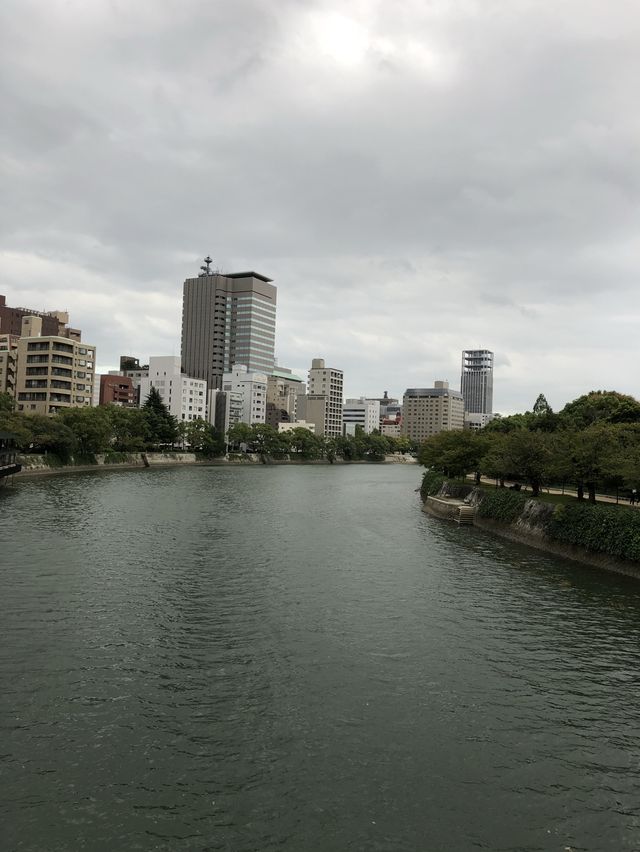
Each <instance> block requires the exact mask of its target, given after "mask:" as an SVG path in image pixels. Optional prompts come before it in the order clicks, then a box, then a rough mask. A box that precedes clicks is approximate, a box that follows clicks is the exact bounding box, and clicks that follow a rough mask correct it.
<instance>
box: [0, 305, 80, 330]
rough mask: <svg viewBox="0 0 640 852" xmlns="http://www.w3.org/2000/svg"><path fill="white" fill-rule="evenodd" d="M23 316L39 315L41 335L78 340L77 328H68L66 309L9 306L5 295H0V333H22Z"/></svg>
mask: <svg viewBox="0 0 640 852" xmlns="http://www.w3.org/2000/svg"><path fill="white" fill-rule="evenodd" d="M25 317H39V318H40V319H41V320H42V328H41V334H42V336H43V337H66V338H68V339H69V340H76V341H77V342H80V340H81V338H82V334H81V332H80V329H79V328H70V327H69V325H68V323H69V314H68V313H67V312H66V311H36V310H34V309H33V308H10V307H9V306H8V305H7V297H6V296H3V295H0V334H13V335H15V336H17V337H19V336H20V335H21V334H22V320H23V319H24V318H25Z"/></svg>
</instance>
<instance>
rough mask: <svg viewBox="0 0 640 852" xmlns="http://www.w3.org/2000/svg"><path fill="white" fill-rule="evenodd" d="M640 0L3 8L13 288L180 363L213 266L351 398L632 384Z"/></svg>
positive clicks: (637, 308)
mask: <svg viewBox="0 0 640 852" xmlns="http://www.w3.org/2000/svg"><path fill="white" fill-rule="evenodd" d="M639 80H640V5H638V3H637V0H629V2H626V0H531V2H528V0H431V2H430V0H392V2H391V0H368V2H355V1H354V0H351V2H349V3H345V2H341V3H338V2H335V3H331V2H323V0H317V2H313V0H309V1H308V2H307V0H203V2H200V0H147V2H145V0H110V1H109V0H65V2H62V0H38V1H37V2H34V0H4V2H3V3H2V4H1V6H0V140H1V143H0V144H1V148H0V175H1V181H2V187H1V188H2V202H3V203H2V206H1V212H0V216H1V219H0V233H1V238H2V239H1V245H0V248H1V273H2V274H1V277H0V293H5V294H6V296H7V301H8V303H9V304H10V305H16V304H18V305H25V306H28V307H33V308H40V309H44V310H52V309H68V310H69V311H70V313H71V320H72V324H74V325H77V326H79V327H81V328H82V330H83V337H84V339H85V340H86V341H87V342H90V343H95V344H96V345H97V347H98V364H99V368H101V369H102V370H106V369H108V368H112V367H113V366H116V365H117V360H118V356H119V354H120V353H125V352H126V353H130V354H133V355H137V356H139V357H140V358H142V359H146V358H147V357H148V356H149V355H163V354H172V353H175V354H179V352H180V310H181V298H182V282H183V280H184V278H185V277H188V276H193V275H194V274H197V272H198V266H199V263H200V258H201V257H203V256H204V255H206V254H207V253H210V254H211V256H212V257H213V258H214V262H215V264H216V265H217V266H219V267H221V268H222V270H223V271H227V272H232V271H240V270H244V269H255V270H257V271H258V272H261V273H263V274H265V275H268V276H269V277H271V278H273V279H274V282H275V283H276V285H277V287H278V317H277V339H276V350H277V352H276V354H277V357H278V361H279V363H280V364H281V365H283V366H289V367H291V368H293V369H295V370H297V371H298V372H300V373H302V374H304V373H305V372H306V370H307V369H308V367H309V365H310V361H311V358H313V357H324V358H325V359H326V361H327V363H328V364H329V365H330V366H336V367H340V368H342V369H343V370H344V372H345V390H346V392H347V394H348V395H350V396H351V395H354V396H360V395H362V394H365V395H375V396H379V395H381V394H382V391H384V390H388V391H389V392H390V393H391V394H392V395H394V396H398V395H401V394H402V392H403V391H404V389H405V388H406V387H408V386H430V385H432V382H433V380H434V379H448V380H449V381H450V382H451V384H452V385H453V386H455V387H459V381H460V355H461V350H462V349H464V348H476V347H482V348H489V349H492V350H494V351H495V353H496V371H495V379H494V408H495V410H497V411H500V412H503V413H510V412H513V411H519V410H524V409H526V408H531V406H532V404H533V402H534V400H535V398H536V396H537V394H538V393H540V392H544V393H545V394H546V395H547V398H548V399H549V402H550V403H551V405H552V406H553V407H554V408H560V407H562V405H563V404H564V403H565V402H567V401H568V400H570V399H572V398H574V397H576V396H578V395H579V394H581V393H585V392H587V391H589V390H590V389H593V388H608V389H616V390H619V391H623V392H626V393H631V394H633V395H635V396H637V395H638V394H639V393H640V388H639V380H638V378H637V377H638V374H639V370H640V348H639V344H640V287H638V285H637V279H638V273H639V270H640V239H639V235H640V207H639V201H640V146H639V140H640V133H639V131H640V112H639V110H638V97H639V95H638V81H639Z"/></svg>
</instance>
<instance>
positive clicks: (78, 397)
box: [15, 316, 96, 414]
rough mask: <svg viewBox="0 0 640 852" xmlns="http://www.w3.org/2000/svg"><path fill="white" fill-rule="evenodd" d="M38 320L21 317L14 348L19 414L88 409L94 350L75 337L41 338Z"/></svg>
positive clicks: (36, 318)
mask: <svg viewBox="0 0 640 852" xmlns="http://www.w3.org/2000/svg"><path fill="white" fill-rule="evenodd" d="M42 326H43V319H42V317H41V316H24V317H23V318H22V327H21V333H20V338H19V339H18V342H17V346H16V384H15V397H16V400H17V403H18V411H24V412H26V413H27V414H57V413H58V412H59V411H62V410H64V409H66V408H72V407H74V406H90V405H91V404H92V402H93V383H94V372H95V363H96V348H95V346H91V345H89V344H87V343H82V341H81V340H76V339H75V337H64V336H59V335H43V334H42Z"/></svg>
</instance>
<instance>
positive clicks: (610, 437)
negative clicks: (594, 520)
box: [560, 422, 623, 503]
mask: <svg viewBox="0 0 640 852" xmlns="http://www.w3.org/2000/svg"><path fill="white" fill-rule="evenodd" d="M560 440H561V454H562V459H563V467H564V472H566V474H567V475H568V478H569V479H570V481H572V482H575V484H576V486H577V489H578V499H579V500H582V499H583V495H584V488H585V487H586V488H587V491H588V494H589V501H590V502H591V503H595V502H596V488H597V485H598V483H599V482H600V481H602V480H603V479H605V478H607V477H609V478H611V477H615V476H616V475H621V474H622V471H623V464H622V461H623V460H622V456H621V453H620V442H619V439H618V433H617V430H616V429H615V428H614V427H612V426H611V425H609V424H607V423H602V422H600V423H598V422H595V423H593V424H592V425H591V426H589V427H588V428H586V429H580V430H577V431H569V430H567V431H565V432H564V433H562V435H561V436H560Z"/></svg>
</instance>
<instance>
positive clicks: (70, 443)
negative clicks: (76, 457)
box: [25, 414, 77, 461]
mask: <svg viewBox="0 0 640 852" xmlns="http://www.w3.org/2000/svg"><path fill="white" fill-rule="evenodd" d="M25 420H26V421H27V424H28V428H29V429H30V431H31V446H30V449H31V451H32V452H34V453H54V454H55V455H57V456H58V457H59V458H60V459H62V460H63V461H67V460H68V459H69V458H70V457H71V456H72V455H73V453H74V452H75V450H76V448H77V442H76V436H75V435H74V433H73V431H72V430H71V429H70V428H69V427H68V426H67V425H66V424H65V423H64V422H63V421H62V420H61V419H60V418H59V417H58V416H56V417H46V416H45V415H44V414H31V415H28V416H26V417H25Z"/></svg>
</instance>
